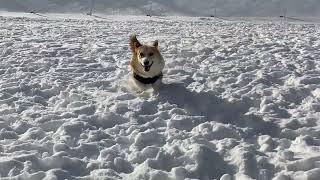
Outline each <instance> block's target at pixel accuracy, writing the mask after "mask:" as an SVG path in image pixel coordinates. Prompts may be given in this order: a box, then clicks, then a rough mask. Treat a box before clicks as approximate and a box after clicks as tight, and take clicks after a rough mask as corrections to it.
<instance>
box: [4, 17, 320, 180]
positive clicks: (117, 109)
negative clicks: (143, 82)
mask: <svg viewBox="0 0 320 180" xmlns="http://www.w3.org/2000/svg"><path fill="white" fill-rule="evenodd" d="M32 16H34V15H30V17H9V16H8V15H6V16H1V17H0V23H1V27H0V38H1V41H0V61H1V63H0V114H1V118H0V177H1V178H0V179H1V180H8V179H19V180H20V179H22V180H31V179H32V180H38V179H39V180H40V179H46V180H49V179H50V180H53V179H57V180H62V179H69V180H70V179H81V180H89V179H112V180H113V179H125V180H144V179H145V180H147V179H152V180H184V179H200V180H209V179H210V180H212V179H221V180H231V179H233V180H248V179H257V180H270V179H274V180H319V178H320V126H319V125H320V77H319V75H320V52H319V49H320V40H319V37H320V25H319V24H316V23H294V22H288V21H287V20H276V19H273V20H271V19H265V20H264V21H256V20H254V19H251V20H246V21H235V20H234V21H223V20H219V19H206V18H180V17H161V18H159V17H152V18H149V17H148V18H147V17H134V16H128V17H126V16H119V17H112V16H105V17H103V18H104V19H102V18H96V19H94V17H87V18H83V17H81V16H78V18H75V19H70V18H66V19H63V18H56V15H47V16H48V17H47V18H45V17H35V16H34V17H32ZM133 33H136V34H138V35H139V36H138V37H139V38H140V39H141V41H149V40H155V39H159V41H160V49H161V52H162V54H163V56H164V58H165V60H166V67H165V71H164V83H165V84H164V85H163V86H162V88H161V89H160V91H159V93H154V94H151V95H150V96H145V97H138V96H136V95H134V94H133V93H131V92H130V91H128V90H126V88H125V84H124V82H125V80H126V79H127V77H128V76H129V74H130V71H129V68H128V64H129V59H130V55H131V54H130V52H129V49H128V38H129V35H131V34H133Z"/></svg>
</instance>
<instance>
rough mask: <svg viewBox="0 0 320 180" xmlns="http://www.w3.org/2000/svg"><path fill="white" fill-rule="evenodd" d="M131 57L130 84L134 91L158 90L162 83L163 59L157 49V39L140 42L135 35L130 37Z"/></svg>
mask: <svg viewBox="0 0 320 180" xmlns="http://www.w3.org/2000/svg"><path fill="white" fill-rule="evenodd" d="M130 48H131V51H132V58H131V62H130V67H131V70H132V72H133V74H132V76H131V78H130V85H131V87H132V88H133V90H134V91H136V92H143V91H145V90H147V89H153V90H158V89H159V87H160V85H161V83H162V76H163V75H162V70H163V68H164V64H165V62H164V59H163V57H162V56H161V54H160V51H159V43H158V41H157V40H156V41H154V42H152V43H150V44H141V43H140V42H139V41H138V40H137V37H136V35H133V36H131V37H130Z"/></svg>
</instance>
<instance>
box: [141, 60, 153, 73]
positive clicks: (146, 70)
mask: <svg viewBox="0 0 320 180" xmlns="http://www.w3.org/2000/svg"><path fill="white" fill-rule="evenodd" d="M152 64H153V62H152V63H151V64H149V65H145V66H144V65H142V64H141V66H142V67H143V68H144V71H145V72H148V71H150V68H151V66H152Z"/></svg>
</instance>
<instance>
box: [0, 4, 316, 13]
mask: <svg viewBox="0 0 320 180" xmlns="http://www.w3.org/2000/svg"><path fill="white" fill-rule="evenodd" d="M91 8H93V12H95V13H96V12H99V13H104V14H110V15H111V14H130V15H138V14H140V15H142V14H143V15H145V14H146V13H148V14H157V15H161V14H162V15H188V16H209V15H213V14H215V13H214V12H216V14H217V15H218V16H274V17H278V16H279V15H283V14H284V13H285V12H286V15H287V16H318V17H320V1H319V0H116V1H115V0H0V10H7V11H20V12H30V11H34V12H41V13H46V12H51V13H53V12H59V13H70V12H78V13H79V12H82V13H87V12H89V11H90V9H91Z"/></svg>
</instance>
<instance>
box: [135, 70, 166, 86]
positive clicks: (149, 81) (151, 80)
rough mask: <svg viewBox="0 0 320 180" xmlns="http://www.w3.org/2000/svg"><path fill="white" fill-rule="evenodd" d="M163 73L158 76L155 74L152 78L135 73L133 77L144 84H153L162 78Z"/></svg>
mask: <svg viewBox="0 0 320 180" xmlns="http://www.w3.org/2000/svg"><path fill="white" fill-rule="evenodd" d="M162 76H163V75H162V73H160V74H159V75H157V76H154V77H151V78H145V77H142V76H140V75H138V74H137V73H133V77H134V78H135V79H136V80H138V81H139V82H141V83H142V84H153V83H155V82H156V81H157V80H158V79H161V78H162Z"/></svg>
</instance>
